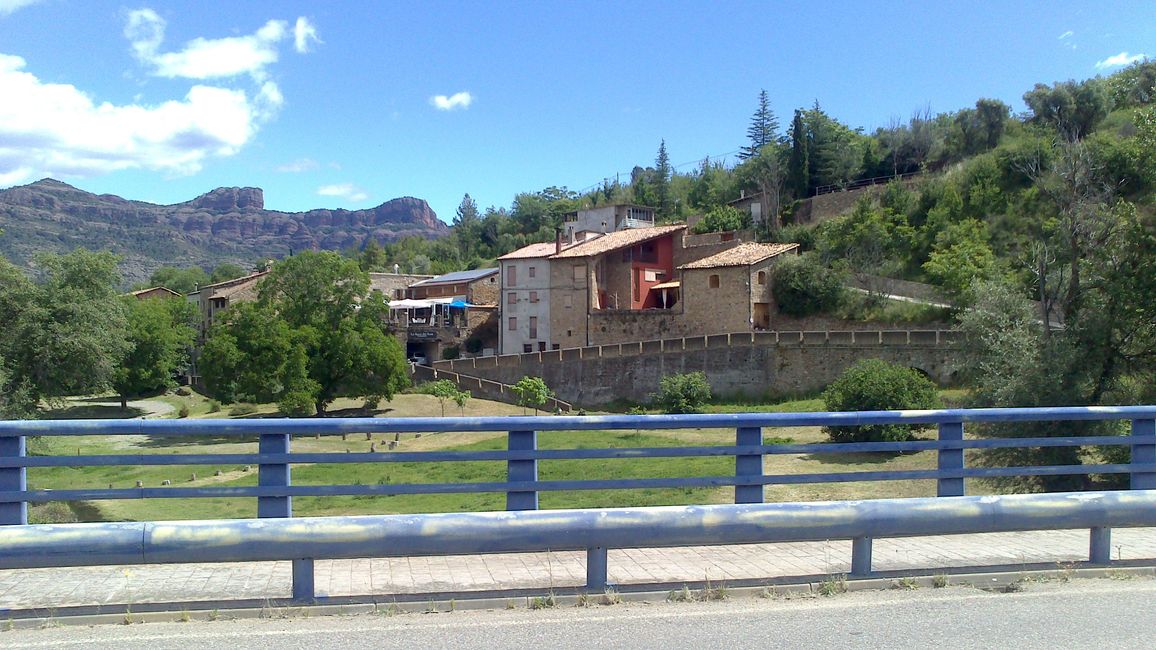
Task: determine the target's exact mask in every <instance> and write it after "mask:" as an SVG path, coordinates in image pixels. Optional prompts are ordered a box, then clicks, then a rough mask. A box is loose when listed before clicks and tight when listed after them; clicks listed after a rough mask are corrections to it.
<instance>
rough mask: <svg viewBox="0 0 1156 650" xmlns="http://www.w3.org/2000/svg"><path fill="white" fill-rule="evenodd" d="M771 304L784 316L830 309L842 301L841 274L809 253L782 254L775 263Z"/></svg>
mask: <svg viewBox="0 0 1156 650" xmlns="http://www.w3.org/2000/svg"><path fill="white" fill-rule="evenodd" d="M774 278H775V284H774V287H775V291H774V294H775V303H776V305H777V307H778V310H779V311H780V312H781V313H783V314H786V315H788V316H795V317H799V318H802V317H805V316H811V315H813V314H819V313H823V312H831V311H833V310H834V309H836V308H837V307H838V306H839V305H840V304H841V303H842V301H843V294H844V292H845V291H846V290H845V289H844V288H843V275H842V274H841V273H839V272H838V271H835V270H834V269H831V268H829V267H827V266H824V265H823V263H822V261H821V260H820V259H819V256H818V255H817V254H815V253H813V252H808V253H803V254H802V255H784V256H783V257H782V259H780V260H779V261H778V263H777V264H776V265H775V270H774Z"/></svg>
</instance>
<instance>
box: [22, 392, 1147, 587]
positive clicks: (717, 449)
mask: <svg viewBox="0 0 1156 650" xmlns="http://www.w3.org/2000/svg"><path fill="white" fill-rule="evenodd" d="M1092 421H1121V422H1129V423H1130V425H1131V428H1130V431H1129V432H1128V434H1127V435H1105V436H1089V435H1068V436H1062V437H1040V436H1030V437H1012V438H993V437H983V438H976V437H965V436H964V427H965V425H968V424H972V425H977V424H990V423H1031V422H1066V423H1078V422H1092ZM868 424H907V425H921V426H925V427H932V426H936V427H938V436H937V438H936V439H917V440H909V441H897V442H865V443H808V444H795V443H790V442H787V443H784V444H773V443H770V444H768V443H767V441H765V440H764V437H763V436H764V430H765V429H768V428H773V429H781V428H786V429H789V428H792V427H813V426H827V427H837V426H852V425H868ZM661 429H665V430H670V429H675V430H688V429H692V430H693V429H713V430H718V429H724V430H733V431H734V438H733V440H734V444H719V445H702V444H696V445H687V446H681V447H680V446H669V447H666V446H661V447H659V446H650V447H642V446H639V447H616V448H581V443H582V441H583V432H589V431H618V432H642V431H652V430H661ZM547 431H563V432H572V434H573V436H572V442H573V444H574V445H575V448H561V449H558V448H540V446H539V442H538V434H539V433H540V432H547ZM446 432H502V433H505V434H506V436H507V442H506V449H501V450H494V449H491V450H477V451H473V450H457V449H449V450H437V451H405V450H402V449H401V448H400V447H397V448H394V443H396V442H397V441H398V440H399V439H400V434H401V433H413V434H415V435H416V434H419V433H420V434H424V433H435V434H436V433H446ZM1076 433H1078V432H1076ZM352 434H364V435H366V437H367V440H368V439H369V438H371V437H372V436H373V435H374V434H393V436H394V443H391V445H390V448H388V449H387V448H385V447H383V448H382V449H380V450H376V451H371V452H369V453H365V452H360V451H358V452H353V451H350V450H348V449H347V450H345V452H344V453H342V452H316V451H309V452H304V453H301V452H292V451H291V449H290V445H291V441H292V440H293V438H294V437H298V438H301V437H306V436H313V437H319V436H323V435H328V436H332V435H341V436H343V437H345V436H349V435H352ZM37 436H43V437H54V438H68V437H75V436H109V437H116V436H145V437H149V438H155V439H157V440H158V446H159V449H158V451H159V452H161V453H157V454H144V453H132V454H107V455H100V454H86V455H81V454H79V453H78V454H77V455H75V456H71V455H69V456H65V455H57V456H30V455H28V453H27V439H28V438H30V437H37ZM203 436H212V437H213V439H215V440H219V439H225V440H228V441H231V442H254V443H256V444H257V451H256V452H253V453H224V454H212V453H191V454H180V453H178V454H172V453H164V445H163V443H164V441H165V440H166V439H174V440H175V439H181V441H182V442H185V441H186V439H187V441H189V442H194V443H195V442H196V441H197V440H198V438H199V437H203ZM382 442H383V443H384V442H385V441H384V440H383V441H382ZM1092 446H1125V447H1128V448H1129V450H1130V451H1131V458H1130V462H1126V463H1124V462H1118V463H1107V462H1105V463H1096V464H1081V465H1035V466H1012V467H984V466H981V467H973V466H968V465H967V462H966V456H965V453H964V452H965V451H967V450H983V449H1006V448H1017V447H1023V448H1031V447H1039V448H1045V447H1046V448H1051V447H1092ZM921 451H922V452H935V453H936V454H937V455H938V460H937V463H936V467H935V468H934V469H908V470H886V471H840V472H825V473H810V474H790V473H788V474H768V473H767V472H766V471H765V469H764V460H765V458H766V457H767V456H773V455H782V454H816V455H821V454H830V453H838V454H845V453H869V452H891V453H900V452H921ZM720 457H733V458H734V459H735V460H734V472H733V473H727V474H726V475H717V469H715V470H697V471H696V472H697V473H698V474H708V475H693V474H695V473H696V472H691V471H689V470H688V474H692V475H687V476H663V477H645V476H626V477H621V478H602V477H599V476H598V475H597V472H598V469H597V468H596V467H595V466H594V465H592V466H591V470H590V471H589V472H587V473H586V474H584V475H583V478H574V479H572V478H564V477H562V478H551V477H546V478H543V477H540V476H539V468H540V463H541V462H545V463H547V465H546V467H547V468H549V467H550V465H549V463H551V462H555V461H579V462H580V461H593V462H596V461H602V460H614V459H647V458H650V459H658V458H720ZM462 462H467V463H469V462H490V463H495V462H497V463H505V466H506V467H505V480H496V479H495V480H486V477H479V478H481V479H482V480H472V481H457V482H438V481H430V482H408V483H407V482H404V481H398V482H392V481H390V480H388V479H385V480H382V481H381V482H380V483H379V484H377V485H362V484H322V485H315V484H294V483H293V482H292V481H291V475H292V468H293V466H294V465H312V464H334V465H342V464H350V463H380V464H385V465H389V464H394V463H462ZM204 465H209V466H212V465H217V466H222V465H224V466H238V465H242V466H245V469H246V470H248V469H249V468H250V467H252V466H256V469H257V471H256V472H255V474H256V483H257V484H256V485H240V486H237V485H231V486H230V485H213V486H197V487H192V486H184V487H178V486H171V485H169V486H152V485H149V486H145V485H143V484H142V483H138V484H137V486H136V487H132V488H123V487H113V486H111V485H110V486H109V487H108V488H104V487H96V486H92V487H88V486H81V487H70V488H67V489H50V488H49V487H47V486H43V485H40V486H38V485H33V486H31V487H30V486H29V485H28V483H27V478H28V474H27V472H28V470H30V469H32V470H42V469H48V468H61V467H90V466H91V467H97V466H204ZM491 474H493V472H492V471H491ZM710 474H714V475H710ZM1092 474H1095V475H1108V474H1117V475H1119V474H1126V475H1128V478H1129V481H1130V485H1131V487H1132V488H1133V489H1135V490H1149V489H1156V406H1108V407H1055V408H1034V409H941V410H925V411H864V412H839V413H741V414H706V415H664V416H638V415H606V416H580V417H575V416H537V417H526V416H522V417H483V418H477V417H446V418H350V419H326V418H317V419H257V420H183V419H182V420H46V421H18V422H0V524H7V525H17V526H19V525H23V524H26V523H27V505H28V504H29V503H39V502H47V501H79V500H119V499H173V498H181V499H184V498H222V497H230V498H237V497H242V498H255V499H256V500H257V516H258V517H259V518H285V517H291V516H293V512H292V500H293V497H334V496H349V495H353V496H370V497H372V496H397V495H429V494H472V493H504V494H505V495H506V504H505V505H506V509H507V510H510V511H521V510H536V509H538V507H539V495H540V494H541V493H545V492H556V491H587V490H639V489H667V488H675V489H677V488H733V489H734V501H735V503H736V504H752V503H761V502H763V501H764V499H765V494H764V488H765V487H766V486H768V485H798V484H813V483H842V482H853V481H863V482H869V481H896V480H928V481H935V482H936V495H937V496H940V497H959V496H964V494H965V480H966V479H988V478H999V477H1030V476H1058V475H1092ZM250 476H252V475H251V474H250ZM166 483H168V482H167V481H166ZM732 543H733V542H732ZM479 544H481V542H479ZM870 544H871V541H870V537H868V536H860V537H856V538H855V540H854V544H853V557H852V573H853V574H856V575H863V574H866V573H869V572H870ZM1109 544H1110V535H1109V532H1108V530H1107V529H1106V528H1103V527H1100V528H1097V529H1095V530H1093V535H1092V543H1091V550H1090V557H1091V558H1092V559H1093V560H1096V561H1106V560H1107V558H1108V556H1109V548H1110V547H1109ZM478 550H479V551H482V550H484V549H483V548H481V546H479V549H478ZM605 552H606V549H605V548H590V549H588V564H589V566H590V567H592V569H591V573H590V574H589V576H588V578H589V580H590V583H589V584H590V586H591V587H594V588H598V587H599V586H600V585H605V558H606V556H605ZM311 557H312V556H310V558H311ZM311 575H312V559H301V558H296V559H295V560H294V585H295V587H294V594H295V596H301V597H311V591H310V590H311V587H310V586H309V585H311V584H312V583H311ZM298 585H300V587H299V586H298Z"/></svg>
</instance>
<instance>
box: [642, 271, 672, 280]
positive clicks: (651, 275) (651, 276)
mask: <svg viewBox="0 0 1156 650" xmlns="http://www.w3.org/2000/svg"><path fill="white" fill-rule="evenodd" d="M645 273H646V277H645V278H643V279H644V280H646V281H647V282H657V281H658V276H660V275H666V274H665V273H663V272H662V271H659V270H658V269H646V272H645Z"/></svg>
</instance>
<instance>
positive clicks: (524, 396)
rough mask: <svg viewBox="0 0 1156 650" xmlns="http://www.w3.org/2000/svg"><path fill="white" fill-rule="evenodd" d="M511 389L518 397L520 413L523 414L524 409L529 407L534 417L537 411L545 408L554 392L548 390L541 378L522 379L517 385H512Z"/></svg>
mask: <svg viewBox="0 0 1156 650" xmlns="http://www.w3.org/2000/svg"><path fill="white" fill-rule="evenodd" d="M513 389H514V393H515V394H517V396H518V404H519V405H521V407H522V413H525V412H526V407H527V406H530V407H533V409H534V415H537V414H538V409H540V408H542V407H543V406H545V405H546V402H547V401H549V400H550V398H551V397H554V391H552V390H550V388H549V386H547V385H546V382H545V381H543V380H542V378H541V377H522V378H521V379H519V380H518V383H516V384H514V386H513Z"/></svg>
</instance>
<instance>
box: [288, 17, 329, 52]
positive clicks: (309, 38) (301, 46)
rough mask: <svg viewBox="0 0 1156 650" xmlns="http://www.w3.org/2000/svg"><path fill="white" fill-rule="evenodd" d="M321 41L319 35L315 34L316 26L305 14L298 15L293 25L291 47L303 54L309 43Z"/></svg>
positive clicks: (308, 49)
mask: <svg viewBox="0 0 1156 650" xmlns="http://www.w3.org/2000/svg"><path fill="white" fill-rule="evenodd" d="M321 42H322V41H321V37H319V36H318V35H317V27H316V26H315V25H314V24H313V23H312V22H310V21H309V19H308V18H306V17H305V16H299V17H298V18H297V24H296V25H294V26H293V49H295V50H297V52H298V53H300V54H304V53H306V52H308V51H310V48H309V46H310V45H312V44H313V43H318V44H320V43H321Z"/></svg>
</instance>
